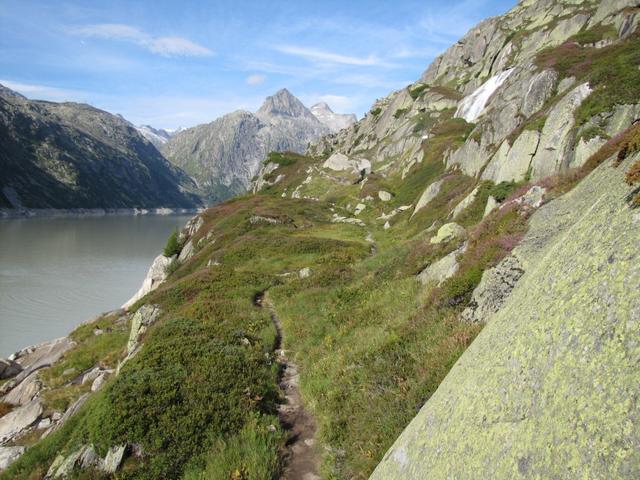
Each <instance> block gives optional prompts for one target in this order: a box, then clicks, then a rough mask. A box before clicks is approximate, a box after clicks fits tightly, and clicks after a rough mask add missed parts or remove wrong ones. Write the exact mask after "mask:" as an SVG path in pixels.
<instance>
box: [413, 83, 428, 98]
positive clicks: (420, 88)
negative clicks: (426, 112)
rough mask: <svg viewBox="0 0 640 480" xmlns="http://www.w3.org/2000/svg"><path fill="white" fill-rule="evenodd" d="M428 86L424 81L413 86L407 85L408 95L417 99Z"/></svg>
mask: <svg viewBox="0 0 640 480" xmlns="http://www.w3.org/2000/svg"><path fill="white" fill-rule="evenodd" d="M428 88H429V85H427V84H426V83H421V84H419V85H417V86H415V87H413V88H411V87H409V95H410V96H411V98H413V99H414V100H416V99H418V98H419V97H420V96H421V95H422V94H423V93H424V92H425V90H427V89H428Z"/></svg>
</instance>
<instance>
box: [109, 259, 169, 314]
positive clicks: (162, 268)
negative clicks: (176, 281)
mask: <svg viewBox="0 0 640 480" xmlns="http://www.w3.org/2000/svg"><path fill="white" fill-rule="evenodd" d="M173 261H175V258H173V257H165V256H164V255H158V256H157V257H156V258H155V259H154V260H153V263H152V264H151V267H150V268H149V271H148V272H147V276H146V277H145V279H144V280H143V282H142V286H141V287H140V290H138V291H137V292H136V294H135V295H134V296H133V297H131V298H130V299H129V300H128V301H127V302H126V303H125V304H124V305H122V308H124V309H125V310H128V309H129V308H131V307H132V306H133V305H135V303H136V302H137V301H138V300H140V299H141V298H142V297H144V296H145V295H147V294H148V293H150V292H152V291H154V290H155V289H156V288H158V287H159V286H160V285H161V284H162V282H164V281H165V279H166V278H167V269H168V267H169V265H171V262H173Z"/></svg>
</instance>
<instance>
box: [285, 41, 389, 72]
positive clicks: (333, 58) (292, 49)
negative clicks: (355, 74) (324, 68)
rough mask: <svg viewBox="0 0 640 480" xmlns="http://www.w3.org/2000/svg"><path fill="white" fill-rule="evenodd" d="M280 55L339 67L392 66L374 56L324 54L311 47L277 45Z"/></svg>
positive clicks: (324, 52)
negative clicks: (283, 54)
mask: <svg viewBox="0 0 640 480" xmlns="http://www.w3.org/2000/svg"><path fill="white" fill-rule="evenodd" d="M274 49H275V50H276V51H278V52H280V53H285V54H288V55H294V56H297V57H301V58H305V59H307V60H310V61H312V62H321V63H338V64H341V65H353V66H359V67H365V66H370V67H391V66H393V65H392V64H390V63H388V62H385V61H383V60H382V59H380V58H378V57H376V56H375V55H369V56H367V57H355V56H350V55H342V54H339V53H333V52H326V51H324V50H320V49H316V48H311V47H299V46H296V45H278V46H276V47H275V48H274Z"/></svg>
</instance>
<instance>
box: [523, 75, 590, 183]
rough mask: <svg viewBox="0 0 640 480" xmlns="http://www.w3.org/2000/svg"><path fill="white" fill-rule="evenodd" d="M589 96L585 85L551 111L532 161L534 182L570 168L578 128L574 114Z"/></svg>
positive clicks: (570, 93)
mask: <svg viewBox="0 0 640 480" xmlns="http://www.w3.org/2000/svg"><path fill="white" fill-rule="evenodd" d="M590 93H591V89H590V88H589V85H588V84H586V83H584V84H582V85H580V86H578V87H576V88H575V89H573V90H572V91H571V92H569V93H568V94H567V95H566V96H565V97H564V98H563V99H562V100H560V102H558V104H557V105H556V106H555V107H554V108H553V109H552V110H551V112H550V113H549V117H548V118H547V121H546V122H545V124H544V128H543V129H542V134H541V136H540V142H539V144H538V146H537V151H536V154H535V155H534V156H533V159H532V161H531V178H532V179H534V180H538V179H541V178H544V177H548V176H549V175H553V174H554V173H557V172H559V171H560V170H562V169H566V168H567V167H569V166H570V165H571V163H572V160H573V157H572V155H571V150H572V148H573V142H574V136H572V135H571V132H572V131H573V128H574V125H575V120H574V117H573V113H574V112H575V111H576V109H577V108H578V107H579V106H580V104H581V103H582V101H583V100H584V99H585V98H587V97H588V96H589V94H590Z"/></svg>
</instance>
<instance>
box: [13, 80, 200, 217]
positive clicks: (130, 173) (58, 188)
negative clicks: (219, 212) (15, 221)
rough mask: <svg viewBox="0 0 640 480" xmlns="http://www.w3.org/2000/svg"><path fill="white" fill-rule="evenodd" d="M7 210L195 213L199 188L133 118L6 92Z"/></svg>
mask: <svg viewBox="0 0 640 480" xmlns="http://www.w3.org/2000/svg"><path fill="white" fill-rule="evenodd" d="M0 168H1V171H2V174H1V176H0V188H1V194H0V206H1V207H3V208H59V209H64V208H133V207H141V208H157V207H175V208H186V207H188V208H192V207H195V206H197V205H198V204H199V199H198V197H197V196H195V195H194V194H193V193H190V192H192V191H193V190H195V184H194V183H193V180H191V179H190V178H189V177H188V176H187V175H186V174H185V173H184V172H182V171H181V170H180V169H178V168H176V167H174V166H173V165H171V164H170V163H169V162H167V161H166V160H165V159H164V158H163V157H162V155H161V154H160V152H158V150H157V149H156V148H155V147H154V146H153V145H151V144H150V143H149V142H147V141H146V140H144V138H142V137H141V136H140V135H139V134H138V132H137V131H136V130H135V129H134V128H133V127H132V126H131V125H130V124H129V122H127V121H126V120H124V119H122V118H120V117H118V116H116V115H112V114H110V113H107V112H105V111H102V110H98V109H97V108H94V107H91V106H89V105H85V104H79V103H53V102H45V101H35V100H28V99H26V98H25V97H23V96H21V95H19V94H16V93H15V92H12V91H10V90H9V89H7V88H6V87H3V89H2V91H0Z"/></svg>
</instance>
